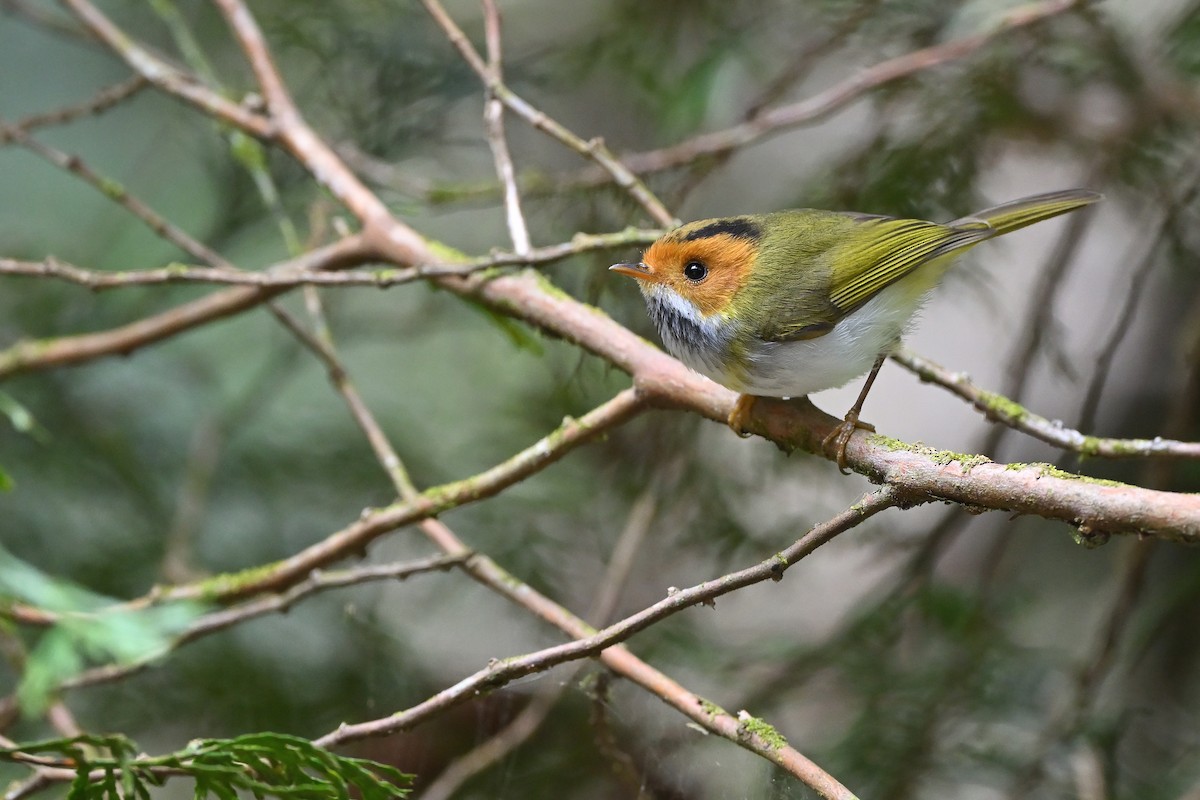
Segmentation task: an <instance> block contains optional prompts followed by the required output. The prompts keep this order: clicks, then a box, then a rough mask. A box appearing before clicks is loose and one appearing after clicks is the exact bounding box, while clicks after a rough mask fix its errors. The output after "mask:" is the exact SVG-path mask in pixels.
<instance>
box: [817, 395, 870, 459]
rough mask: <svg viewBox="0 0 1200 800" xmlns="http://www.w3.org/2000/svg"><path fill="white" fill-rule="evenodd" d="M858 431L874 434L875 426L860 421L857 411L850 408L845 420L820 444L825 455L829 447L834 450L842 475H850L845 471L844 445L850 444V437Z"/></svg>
mask: <svg viewBox="0 0 1200 800" xmlns="http://www.w3.org/2000/svg"><path fill="white" fill-rule="evenodd" d="M858 430H863V431H871V432H874V430H875V426H874V425H872V424H871V423H869V422H862V421H860V420H859V418H858V411H857V410H856V409H853V408H852V409H850V410H849V411H848V412H846V418H845V419H843V420H842V424H841V425H838V426H837V427H836V428H834V429H833V430H832V431H830V433H829V435H828V436H826V437H825V439H824V440H822V442H821V449H822V450H823V451H825V452H827V453H828V452H829V449H830V447H831V446H832V447H833V448H834V454H835V457H836V460H837V466H838V472H840V473H842V474H843V475H849V474H850V472H849V470H847V469H846V445H848V444H850V437H851V436H853V435H854V432H855V431H858Z"/></svg>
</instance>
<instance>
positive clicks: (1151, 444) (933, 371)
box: [892, 348, 1200, 458]
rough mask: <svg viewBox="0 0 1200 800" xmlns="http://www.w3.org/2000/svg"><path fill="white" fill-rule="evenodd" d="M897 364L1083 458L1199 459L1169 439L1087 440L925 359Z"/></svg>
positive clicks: (908, 357) (1194, 445) (903, 358)
mask: <svg viewBox="0 0 1200 800" xmlns="http://www.w3.org/2000/svg"><path fill="white" fill-rule="evenodd" d="M892 360H893V361H895V362H896V363H897V364H900V365H901V366H903V367H905V368H906V369H908V370H911V371H912V372H913V373H915V374H916V375H917V376H918V377H920V378H921V380H923V381H928V382H930V383H934V384H937V385H938V386H941V387H943V388H944V389H948V390H949V391H951V392H953V393H954V394H956V395H958V396H959V397H961V398H962V399H964V400H966V401H967V402H969V403H970V404H971V405H972V406H973V407H974V408H975V409H976V410H977V411H981V412H983V414H984V416H986V417H987V418H988V419H991V420H995V421H997V422H1001V423H1003V424H1005V425H1008V426H1009V427H1010V428H1013V429H1014V430H1018V431H1021V432H1022V433H1027V434H1029V435H1030V436H1033V437H1034V438H1036V439H1040V440H1041V441H1043V442H1046V443H1047V444H1052V445H1054V446H1055V447H1061V448H1062V449H1064V450H1070V451H1073V452H1076V453H1079V454H1081V455H1085V456H1094V457H1100V458H1145V457H1148V456H1156V457H1160V458H1200V442H1178V441H1174V440H1172V439H1162V438H1155V439H1106V438H1102V437H1098V436H1088V435H1085V434H1082V433H1080V432H1079V431H1076V430H1072V429H1071V428H1066V427H1064V426H1063V424H1062V423H1061V422H1059V421H1057V420H1054V421H1052V420H1048V419H1046V418H1045V417H1043V416H1040V415H1038V414H1035V413H1033V412H1032V411H1030V410H1029V409H1027V408H1025V407H1024V406H1022V405H1020V404H1019V403H1017V402H1016V401H1014V400H1010V399H1009V398H1007V397H1005V396H1003V395H1000V394H997V393H995V392H989V391H988V390H987V389H983V388H980V387H979V386H978V385H976V384H975V382H974V381H972V380H971V378H970V377H969V376H968V375H966V374H965V373H962V372H952V371H950V370H948V369H946V368H945V367H943V366H941V365H939V364H935V363H934V362H932V361H930V360H929V359H927V358H923V357H922V356H919V355H917V354H916V353H914V352H912V351H911V350H909V349H907V348H904V349H901V350H900V351H898V352H896V353H894V354H893V355H892Z"/></svg>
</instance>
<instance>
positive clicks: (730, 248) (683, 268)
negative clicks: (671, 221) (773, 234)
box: [609, 217, 763, 317]
mask: <svg viewBox="0 0 1200 800" xmlns="http://www.w3.org/2000/svg"><path fill="white" fill-rule="evenodd" d="M762 236H763V230H762V227H761V226H760V225H759V224H758V223H757V222H756V221H755V220H754V219H752V218H750V217H729V218H726V219H705V220H700V221H699V222H691V223H688V224H687V225H684V226H682V227H680V228H676V229H675V230H673V231H671V232H670V233H668V234H666V235H664V236H663V237H662V238H661V239H659V240H658V241H657V242H655V243H654V244H652V245H650V247H649V248H647V249H646V252H645V253H644V254H643V255H642V260H641V261H639V262H637V263H630V264H613V265H612V266H611V267H609V269H611V270H613V271H614V272H619V273H621V274H622V275H628V276H630V277H631V278H636V279H637V281H638V285H639V287H640V288H641V290H642V294H644V295H646V296H647V297H650V296H653V295H656V294H659V293H661V292H670V293H673V294H674V295H676V296H677V297H679V298H681V299H683V300H686V301H687V302H689V303H691V304H692V305H693V306H694V307H695V308H696V310H697V311H698V312H699V313H700V314H701V315H702V316H704V317H708V316H711V315H712V314H717V313H721V312H723V311H726V310H727V309H728V308H729V305H730V303H731V302H732V301H733V299H734V297H735V296H736V295H737V293H738V292H739V291H740V290H741V289H742V287H744V286H745V285H746V281H747V280H748V278H749V276H750V273H751V271H752V270H753V269H754V263H755V260H756V259H757V257H758V250H759V243H760V242H761V241H762Z"/></svg>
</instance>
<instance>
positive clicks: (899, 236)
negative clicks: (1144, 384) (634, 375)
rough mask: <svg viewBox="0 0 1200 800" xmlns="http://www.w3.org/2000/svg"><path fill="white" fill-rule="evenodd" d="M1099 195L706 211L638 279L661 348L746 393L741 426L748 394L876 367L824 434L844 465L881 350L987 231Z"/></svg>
mask: <svg viewBox="0 0 1200 800" xmlns="http://www.w3.org/2000/svg"><path fill="white" fill-rule="evenodd" d="M1099 199H1101V195H1098V194H1096V193H1094V192H1088V191H1083V190H1081V189H1072V190H1068V191H1063V192H1052V193H1049V194H1039V195H1034V196H1032V197H1026V198H1024V199H1021V200H1014V201H1012V202H1010V203H1005V204H1004V205H999V206H996V207H994V208H987V209H984V210H983V211H979V212H977V213H975V214H972V215H971V216H969V217H963V218H962V219H958V220H955V221H953V222H949V223H946V224H945V225H941V224H938V223H936V222H925V221H922V220H915V219H897V218H895V217H886V216H878V215H873V214H857V213H850V212H836V211H819V210H816V209H809V208H801V209H794V210H791V211H779V212H776V213H773V214H751V215H747V216H740V217H724V218H721V219H705V220H700V221H699V222H690V223H688V224H686V225H684V226H682V227H680V228H676V229H675V230H673V231H671V232H670V233H667V234H666V235H664V236H663V237H662V238H660V239H659V240H658V241H656V242H655V243H654V244H652V245H650V247H649V248H648V249H647V250H646V251H645V253H644V254H643V255H642V260H641V261H639V262H637V263H631V264H614V265H613V266H612V267H611V269H613V270H615V271H617V272H620V273H622V274H624V275H629V276H631V277H633V278H636V279H637V281H638V286H639V288H641V291H642V295H643V296H644V297H645V299H646V307H647V309H648V310H649V313H650V317H651V319H652V320H653V321H654V324H655V325H656V326H657V327H658V332H659V334H660V335H661V336H662V340H663V344H664V345H666V348H667V350H668V351H669V352H670V353H671V354H672V355H673V356H675V357H676V358H678V359H679V360H680V361H682V362H683V363H685V364H687V365H688V366H689V367H691V368H692V369H694V370H696V371H697V372H700V373H702V374H704V375H707V376H708V377H709V378H712V379H713V380H714V381H716V382H717V383H719V384H721V385H723V386H726V387H728V388H730V389H733V390H734V391H736V392H740V393H741V397H740V398H739V399H738V403H737V405H736V406H735V407H734V410H733V412H732V413H731V414H730V415H729V425H730V427H732V428H733V429H734V430H735V431H736V432H738V433H739V434H741V433H742V427H743V425H744V423H745V422H746V421H747V419H748V418H749V414H750V410H751V408H752V406H753V403H754V399H755V397H757V396H763V397H801V396H803V395H807V394H810V393H812V392H819V391H821V390H822V389H830V388H833V387H835V386H841V385H842V384H844V383H846V382H847V381H849V380H851V379H852V378H856V377H858V376H859V375H862V374H864V373H870V374H869V375H868V377H867V381H866V384H865V385H864V386H863V390H862V393H861V394H860V395H859V397H858V401H857V402H856V403H855V404H854V406H853V407H852V408H851V409H850V411H849V412H848V413H847V414H846V417H845V420H844V421H843V422H842V424H841V425H840V426H839V427H838V428H836V429H835V430H834V431H833V432H832V433H831V434H830V435H829V436H828V437H826V439H825V440H824V442H823V443H822V449H829V448H830V447H831V446H833V447H834V448H835V453H836V458H837V463H838V468H839V469H844V468H845V456H846V445H847V444H848V443H849V441H850V436H851V435H852V434H853V433H854V430H855V429H856V428H865V429H868V430H874V429H873V428H871V426H869V425H867V424H866V423H862V422H859V420H858V415H859V412H860V411H861V409H862V404H863V401H864V400H865V399H866V396H867V392H868V391H869V390H870V388H871V383H872V382H873V381H874V379H875V374H876V373H877V372H878V371H879V368H880V366H882V364H883V361H884V359H885V358H886V357H887V355H888V353H890V352H892V351H893V350H894V349H895V348H896V346H897V345H898V344H899V341H900V337H901V336H902V335H903V334H904V333H905V331H906V330H907V329H908V328H909V327H910V325H911V323H912V320H913V317H914V316H915V314H916V312H917V310H918V309H919V308H920V307H921V304H922V303H923V302H924V299H925V297H926V296H927V295H928V294H929V292H930V290H931V289H933V288H934V287H935V286H936V285H937V284H938V282H939V281H940V280H941V278H942V276H943V275H944V274H945V272H946V270H947V268H948V267H949V266H950V263H951V262H952V261H953V260H954V258H955V257H956V256H958V255H961V254H962V253H963V252H964V251H966V250H967V249H969V248H971V247H973V246H974V245H976V244H978V243H980V242H982V241H984V240H985V239H991V238H992V237H994V236H1000V235H1002V234H1005V233H1009V232H1011V231H1015V230H1017V229H1018V228H1023V227H1025V226H1026V225H1032V224H1033V223H1035V222H1040V221H1041V220H1044V219H1049V218H1050V217H1055V216H1058V215H1059V214H1065V213H1066V212H1068V211H1074V210H1075V209H1077V208H1082V207H1083V206H1087V205H1090V204H1091V203H1094V202H1096V201H1097V200H1099Z"/></svg>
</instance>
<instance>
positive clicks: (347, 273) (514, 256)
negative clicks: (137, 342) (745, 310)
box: [0, 228, 662, 290]
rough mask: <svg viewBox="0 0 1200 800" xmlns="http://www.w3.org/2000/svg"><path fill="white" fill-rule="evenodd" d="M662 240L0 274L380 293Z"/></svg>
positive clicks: (642, 235)
mask: <svg viewBox="0 0 1200 800" xmlns="http://www.w3.org/2000/svg"><path fill="white" fill-rule="evenodd" d="M661 235H662V231H661V230H643V229H640V228H626V229H625V230H623V231H616V232H614V233H595V234H591V233H579V234H576V235H575V236H573V237H572V238H571V240H570V241H569V242H561V243H559V244H553V245H548V246H546V247H538V248H535V249H533V250H530V251H528V252H526V253H524V254H521V253H516V252H514V253H505V252H499V253H493V254H492V255H488V256H478V257H476V258H471V259H467V260H465V261H462V262H459V263H445V262H435V263H429V264H417V265H415V266H411V267H400V268H395V267H391V268H382V269H372V270H344V271H340V272H329V271H326V270H320V271H318V270H293V269H271V270H265V271H260V272H251V271H248V270H242V269H236V268H235V269H221V268H216V267H191V266H187V265H184V264H172V265H170V266H167V267H162V268H160V269H145V270H119V271H108V270H89V269H84V268H81V267H77V266H74V265H73V264H69V263H66V262H64V261H60V260H58V259H55V258H47V259H45V260H43V261H19V260H15V259H10V258H0V275H12V276H23V277H33V278H54V279H57V280H63V281H67V282H70V283H75V284H79V285H80V286H86V287H88V288H89V289H97V290H102V289H113V288H120V287H125V286H146V285H153V284H164V283H204V284H217V285H230V286H264V287H265V286H272V287H277V288H293V287H296V286H304V285H307V284H312V285H318V286H373V287H376V288H381V289H382V288H388V287H391V286H399V285H401V284H405V283H411V282H412V281H416V280H421V279H426V278H441V277H446V276H463V275H470V274H471V273H473V272H480V271H483V270H488V269H494V268H496V267H511V266H522V265H540V264H552V263H554V262H557V261H562V260H563V259H567V258H570V257H572V256H576V255H580V254H583V253H591V252H596V251H599V250H611V249H614V248H618V247H629V246H634V245H643V244H650V243H651V242H653V241H654V240H655V239H657V238H658V237H659V236H661Z"/></svg>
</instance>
